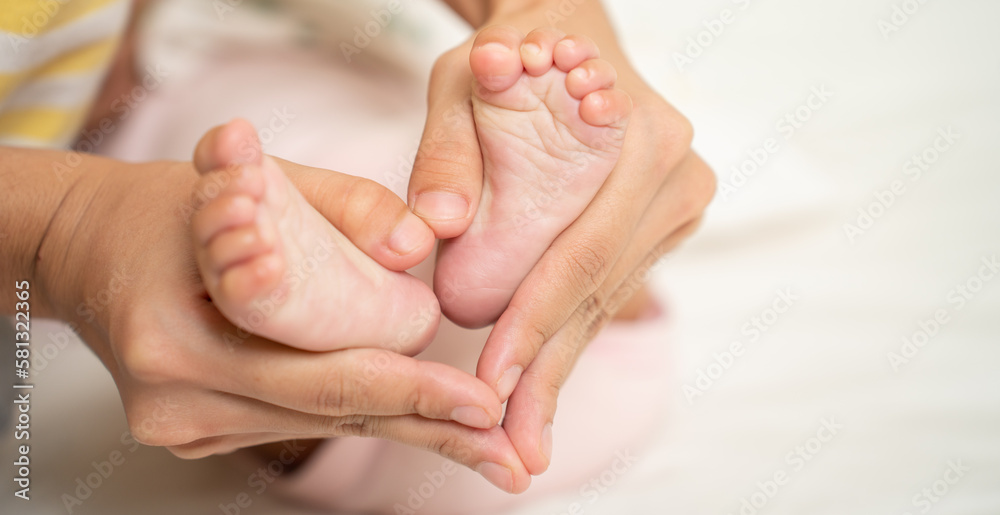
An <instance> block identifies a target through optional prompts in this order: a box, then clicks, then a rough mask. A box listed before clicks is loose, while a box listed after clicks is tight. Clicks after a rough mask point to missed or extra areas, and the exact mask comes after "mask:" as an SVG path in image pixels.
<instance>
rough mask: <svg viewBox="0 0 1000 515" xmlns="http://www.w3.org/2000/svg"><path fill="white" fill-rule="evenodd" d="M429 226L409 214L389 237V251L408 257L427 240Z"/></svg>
mask: <svg viewBox="0 0 1000 515" xmlns="http://www.w3.org/2000/svg"><path fill="white" fill-rule="evenodd" d="M425 231H427V225H426V224H424V222H423V221H421V220H420V219H419V218H417V217H416V216H414V215H412V214H410V213H407V214H406V216H405V217H404V218H403V221H402V222H399V225H397V226H396V228H395V229H393V231H392V234H390V235H389V249H391V250H392V251H393V252H395V253H396V254H399V255H401V256H402V255H406V254H409V253H410V252H413V251H414V250H417V247H419V246H420V244H421V243H423V242H424V240H425V239H426V238H427V234H426V233H425Z"/></svg>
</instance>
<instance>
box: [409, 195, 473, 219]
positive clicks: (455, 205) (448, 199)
mask: <svg viewBox="0 0 1000 515" xmlns="http://www.w3.org/2000/svg"><path fill="white" fill-rule="evenodd" d="M413 211H414V212H415V213H416V214H417V215H418V216H420V217H421V218H424V219H429V220H460V219H462V218H465V217H466V216H467V215H468V214H469V201H468V200H465V198H464V197H462V196H460V195H456V194H454V193H443V192H438V191H430V192H427V193H421V194H420V195H418V196H417V200H416V202H414V204H413Z"/></svg>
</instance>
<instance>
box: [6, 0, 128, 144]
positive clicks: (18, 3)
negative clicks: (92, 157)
mask: <svg viewBox="0 0 1000 515" xmlns="http://www.w3.org/2000/svg"><path fill="white" fill-rule="evenodd" d="M129 7H130V2H129V0H0V144H6V145H16V146H34V147H66V146H68V145H69V144H71V143H72V141H73V140H74V138H75V137H76V135H77V134H78V132H79V130H80V125H81V124H82V123H83V121H84V120H85V118H86V116H87V114H88V112H89V108H90V104H91V103H92V102H93V100H94V98H95V97H96V95H97V94H98V92H99V90H100V86H101V84H102V83H103V81H104V77H105V74H106V72H107V69H108V67H109V66H110V64H111V61H112V58H113V57H114V55H115V52H116V50H117V45H118V40H119V38H120V35H121V32H122V31H123V29H124V26H125V24H126V22H127V20H128V12H129Z"/></svg>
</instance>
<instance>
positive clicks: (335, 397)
mask: <svg viewBox="0 0 1000 515" xmlns="http://www.w3.org/2000/svg"><path fill="white" fill-rule="evenodd" d="M350 387H351V385H350V384H349V383H348V381H347V379H346V378H345V377H344V376H343V374H341V373H339V372H338V371H335V370H331V371H329V372H327V373H326V375H325V376H324V377H323V379H322V380H321V381H320V382H319V383H318V390H317V392H316V401H315V402H316V409H317V412H318V413H320V414H323V415H328V416H333V417H339V416H345V415H350V414H353V413H356V412H357V411H358V406H355V405H354V404H355V401H354V400H355V399H356V397H357V396H356V395H354V394H357V393H363V392H355V391H352V390H351V389H350Z"/></svg>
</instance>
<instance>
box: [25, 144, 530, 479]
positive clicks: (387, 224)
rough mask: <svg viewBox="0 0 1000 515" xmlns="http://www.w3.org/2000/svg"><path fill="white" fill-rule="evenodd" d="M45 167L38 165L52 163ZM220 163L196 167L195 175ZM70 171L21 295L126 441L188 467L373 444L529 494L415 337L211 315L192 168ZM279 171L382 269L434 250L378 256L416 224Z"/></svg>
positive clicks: (290, 169) (496, 410)
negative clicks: (467, 416) (279, 338)
mask: <svg viewBox="0 0 1000 515" xmlns="http://www.w3.org/2000/svg"><path fill="white" fill-rule="evenodd" d="M213 137H221V136H220V135H219V134H217V132H213V133H210V134H209V135H208V136H207V138H213ZM212 147H214V145H202V146H201V147H200V148H212ZM33 155H35V156H37V155H39V154H37V153H36V154H33ZM41 155H43V156H47V158H44V159H42V161H41V162H43V163H51V161H52V160H61V159H62V155H61V154H58V153H44V154H41ZM218 159H220V157H219V156H211V155H207V153H206V152H205V151H199V154H198V155H196V160H202V163H199V165H200V166H199V167H200V168H212V163H214V162H219V161H217V160H218ZM81 163H82V164H80V165H79V166H78V167H77V169H76V171H75V174H76V176H75V184H74V185H73V186H72V188H70V189H69V193H67V194H66V195H65V197H64V199H63V200H62V202H61V205H60V207H59V209H58V211H57V212H56V214H55V216H54V218H53V219H52V221H51V223H50V225H49V229H48V233H47V235H46V237H45V238H44V241H43V242H42V243H41V245H40V248H39V250H38V257H37V269H36V271H35V274H34V281H33V284H37V285H38V287H37V291H38V292H39V293H38V296H37V298H38V299H39V300H38V302H39V303H40V305H42V304H44V307H39V311H43V312H47V314H48V315H51V316H56V317H58V318H61V319H63V320H66V321H69V322H72V323H74V325H75V326H76V327H77V328H78V329H79V332H80V334H81V336H82V337H83V339H84V340H85V341H86V342H87V343H88V345H89V346H90V347H91V348H92V349H93V350H94V351H95V352H96V353H97V355H98V356H99V357H100V358H101V360H102V361H103V362H104V364H105V365H106V366H107V368H108V370H109V371H110V372H111V374H112V376H113V377H114V380H115V382H116V384H117V386H118V389H119V392H120V394H121V397H122V401H123V404H124V407H125V412H126V415H127V418H128V422H129V426H130V428H131V431H132V434H133V435H134V437H135V439H136V440H138V441H139V442H142V443H145V444H149V445H156V446H165V447H167V448H168V449H170V450H171V451H172V452H173V453H174V454H176V455H178V456H180V457H184V458H198V457H202V456H207V455H210V454H217V453H226V452H230V451H233V450H236V449H239V448H242V447H248V446H253V445H258V444H261V443H267V442H274V441H281V440H287V439H295V438H326V437H336V436H347V435H355V436H365V437H376V438H384V439H389V440H395V441H398V442H402V443H406V444H409V445H413V446H416V447H420V448H424V449H429V450H431V451H434V452H437V453H439V454H441V455H443V456H445V457H448V458H450V459H452V460H455V461H457V462H459V463H462V464H465V465H467V466H469V467H471V468H474V469H476V470H477V471H479V472H480V473H482V474H483V475H484V476H485V477H486V478H487V479H488V480H490V481H491V482H493V483H494V484H496V485H497V486H499V487H500V488H502V489H504V490H506V491H510V492H519V491H523V490H524V489H525V488H527V485H528V483H529V482H530V477H529V476H528V474H527V472H526V470H525V469H524V468H523V465H522V464H521V461H520V459H519V458H518V456H517V454H516V451H515V450H514V449H513V447H512V445H511V444H510V442H509V440H508V439H507V436H506V434H505V433H504V431H503V430H502V429H501V428H499V427H497V426H496V424H497V422H498V421H499V419H500V413H501V411H500V410H501V407H500V402H499V400H498V399H497V396H496V394H495V393H494V392H493V391H492V390H491V389H490V388H489V387H488V386H486V385H485V384H483V383H482V382H481V381H479V380H478V379H476V378H475V377H473V376H471V375H469V374H467V373H465V372H462V371H459V370H456V369H454V368H451V367H449V366H446V365H443V364H439V363H432V362H422V361H418V360H415V359H413V358H412V357H408V355H413V354H415V353H417V352H419V351H420V350H421V349H420V348H415V347H414V346H413V345H412V344H409V342H411V341H413V340H415V339H413V338H408V337H406V335H401V337H400V339H399V340H398V341H396V342H372V347H375V348H349V349H343V350H338V351H334V352H327V353H311V352H306V351H301V350H298V349H293V348H290V347H287V346H284V345H280V344H277V343H274V342H271V341H268V340H265V339H262V338H258V337H255V336H253V335H251V334H247V333H245V332H243V331H242V330H240V329H238V328H237V327H235V326H234V325H233V324H231V323H229V322H228V321H227V320H226V319H225V318H223V317H222V316H221V314H220V313H219V312H218V311H217V310H216V309H215V308H214V306H213V305H212V304H211V302H210V300H209V298H208V296H207V294H206V292H205V290H204V287H203V286H202V281H201V279H200V277H199V274H198V270H197V267H196V266H195V261H194V254H193V248H192V243H191V240H192V238H191V235H190V227H189V225H188V219H189V216H190V214H191V212H192V211H193V209H195V208H196V207H197V204H198V202H199V199H200V198H201V196H211V195H213V194H217V191H218V188H215V189H213V188H212V183H211V181H203V182H201V183H199V182H198V181H199V177H198V175H197V174H196V173H195V170H194V167H193V166H192V164H191V163H168V162H157V163H147V164H138V165H132V164H124V163H119V162H114V161H110V160H106V159H101V158H97V157H91V156H86V157H84V158H82V161H81ZM47 166H51V164H48V165H47ZM47 166H46V167H47ZM282 166H283V168H284V170H285V172H286V173H287V174H288V175H289V176H290V177H291V178H292V180H293V182H295V183H296V185H297V187H299V189H300V190H301V191H302V193H303V195H304V196H305V197H306V199H307V200H309V201H310V202H312V203H313V204H314V206H316V208H317V209H318V210H319V211H320V212H321V213H322V214H324V215H325V216H326V217H327V218H328V219H329V220H331V221H333V222H334V223H335V224H336V226H337V227H338V228H339V229H340V230H341V231H342V232H343V233H344V234H345V235H346V236H347V237H348V238H350V239H351V240H352V241H353V242H355V244H357V245H358V246H359V248H361V249H362V250H364V251H365V252H366V253H368V254H369V255H370V256H372V257H373V258H375V259H376V260H378V261H380V262H381V263H382V264H383V265H385V266H388V267H390V268H394V269H397V270H402V269H405V268H408V267H409V266H412V265H413V264H415V263H417V262H419V261H421V260H422V259H423V257H426V255H427V254H428V253H429V251H430V249H431V248H432V246H433V238H432V236H431V234H430V231H428V230H426V228H425V229H424V231H425V232H426V238H427V242H426V245H424V246H422V247H420V248H422V249H423V250H420V251H418V252H416V253H415V254H414V255H407V256H399V255H396V254H395V253H393V252H391V251H389V248H388V242H389V238H390V234H391V232H392V229H393V228H394V227H395V226H396V225H397V224H399V225H400V226H401V225H402V224H401V223H400V221H401V220H402V219H404V218H405V217H407V216H412V215H411V214H409V211H408V209H407V207H406V205H405V204H403V202H402V201H400V200H399V199H398V198H396V197H394V195H393V194H392V193H391V192H389V191H388V190H385V189H384V188H382V187H381V186H378V185H376V184H375V183H372V182H371V181H367V180H365V179H360V178H355V177H350V176H347V175H342V174H338V173H335V172H330V171H327V170H318V169H312V168H308V167H303V166H298V165H295V164H292V163H288V162H282ZM40 168H41V167H40ZM224 173H225V172H219V173H218V178H220V179H223V180H224V179H225V175H224ZM230 178H231V179H233V180H236V179H235V176H233V177H230ZM196 184H199V185H200V189H199V191H197V192H195V185H196ZM213 191H214V192H215V193H213ZM192 192H195V194H194V195H192ZM40 314H41V313H40ZM330 316H350V314H336V313H331V314H330ZM417 323H418V324H419V323H423V324H429V323H430V321H427V320H424V321H418V322H417ZM420 330H421V327H419V326H415V327H414V331H420ZM332 337H335V335H333V336H332ZM377 347H381V348H377ZM463 407H464V408H463ZM456 409H458V410H462V409H465V410H482V411H483V412H485V413H486V414H487V417H486V418H487V419H488V421H484V422H483V423H481V424H480V426H481V428H475V427H469V426H465V425H461V424H458V423H456V422H453V421H452V420H453V419H455V418H462V417H457V416H456V413H459V412H456Z"/></svg>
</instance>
